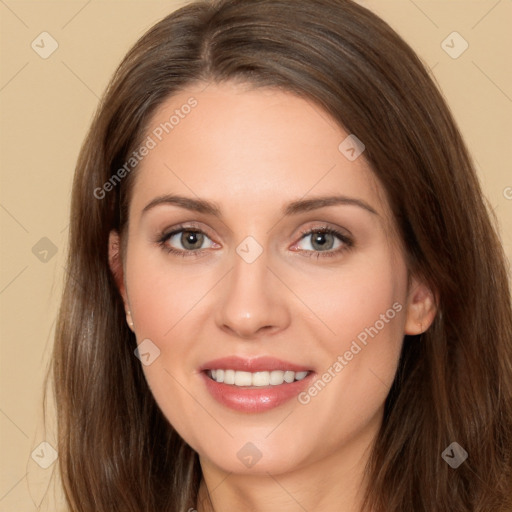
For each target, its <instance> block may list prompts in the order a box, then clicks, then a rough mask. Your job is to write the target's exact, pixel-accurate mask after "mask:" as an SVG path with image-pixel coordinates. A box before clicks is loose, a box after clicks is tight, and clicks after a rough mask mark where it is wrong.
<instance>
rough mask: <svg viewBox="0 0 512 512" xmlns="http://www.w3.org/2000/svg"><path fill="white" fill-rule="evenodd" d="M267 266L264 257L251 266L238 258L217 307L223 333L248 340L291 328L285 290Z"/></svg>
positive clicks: (218, 319)
mask: <svg viewBox="0 0 512 512" xmlns="http://www.w3.org/2000/svg"><path fill="white" fill-rule="evenodd" d="M267 265H268V262H267V259H266V258H265V256H264V255H261V256H260V257H259V258H258V259H257V260H256V261H254V262H252V263H247V262H246V261H244V260H243V259H242V258H240V257H239V256H238V255H235V262H234V267H233V269H232V270H231V272H229V274H228V275H227V276H226V278H225V280H224V283H223V287H222V293H221V296H220V297H219V301H218V303H217V305H216V308H217V310H216V322H217V325H218V327H219V328H220V329H222V330H223V331H226V332H228V333H229V334H232V335H235V336H237V337H239V338H243V339H247V340H249V339H256V338H258V337H259V336H262V335H271V334H275V333H277V332H279V331H281V330H283V329H286V327H288V325H289V323H290V318H291V315H290V310H289V307H288V303H287V299H286V297H287V295H286V289H285V287H284V285H283V284H282V282H280V281H279V279H277V277H276V276H275V274H274V272H273V271H271V270H270V269H269V268H268V266H267Z"/></svg>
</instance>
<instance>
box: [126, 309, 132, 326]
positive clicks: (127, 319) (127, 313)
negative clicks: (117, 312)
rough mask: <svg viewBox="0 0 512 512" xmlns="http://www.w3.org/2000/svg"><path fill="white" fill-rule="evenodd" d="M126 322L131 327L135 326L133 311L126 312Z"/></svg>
mask: <svg viewBox="0 0 512 512" xmlns="http://www.w3.org/2000/svg"><path fill="white" fill-rule="evenodd" d="M126 322H127V323H128V325H129V326H130V327H133V320H132V313H131V311H127V312H126Z"/></svg>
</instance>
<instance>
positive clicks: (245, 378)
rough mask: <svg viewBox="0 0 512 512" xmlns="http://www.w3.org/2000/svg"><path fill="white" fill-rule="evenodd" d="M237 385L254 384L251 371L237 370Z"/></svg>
mask: <svg viewBox="0 0 512 512" xmlns="http://www.w3.org/2000/svg"><path fill="white" fill-rule="evenodd" d="M235 386H252V374H251V372H235Z"/></svg>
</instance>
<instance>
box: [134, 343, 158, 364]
mask: <svg viewBox="0 0 512 512" xmlns="http://www.w3.org/2000/svg"><path fill="white" fill-rule="evenodd" d="M133 353H134V354H135V355H136V356H137V357H138V358H139V359H140V361H141V363H142V364H143V365H144V366H149V365H150V364H152V363H153V362H154V361H155V359H157V358H158V357H160V349H159V348H158V347H157V346H156V345H155V344H154V343H153V342H152V341H151V340H150V339H149V338H146V339H145V340H142V341H141V342H140V343H139V345H138V346H137V348H136V349H135V350H134V351H133Z"/></svg>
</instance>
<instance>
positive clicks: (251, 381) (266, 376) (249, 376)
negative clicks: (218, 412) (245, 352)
mask: <svg viewBox="0 0 512 512" xmlns="http://www.w3.org/2000/svg"><path fill="white" fill-rule="evenodd" d="M310 373H311V372H309V371H301V372H294V371H291V370H286V371H283V370H272V371H262V372H245V371H239V370H229V369H227V370H226V369H216V370H207V371H206V374H207V375H208V377H209V378H210V379H212V380H214V381H215V382H218V383H219V384H227V385H231V386H237V387H257V388H258V387H266V386H280V385H282V384H291V383H292V382H297V381H300V380H303V379H305V378H306V377H307V376H308V375H309V374H310Z"/></svg>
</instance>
